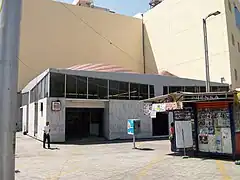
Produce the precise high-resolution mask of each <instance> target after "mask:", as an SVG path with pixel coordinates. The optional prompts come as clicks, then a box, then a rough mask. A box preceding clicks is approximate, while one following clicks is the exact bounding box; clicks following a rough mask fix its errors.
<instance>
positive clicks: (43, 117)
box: [37, 98, 47, 141]
mask: <svg viewBox="0 0 240 180" xmlns="http://www.w3.org/2000/svg"><path fill="white" fill-rule="evenodd" d="M41 103H43V111H42V112H41ZM46 121H47V98H44V99H41V100H39V101H38V133H37V138H38V139H39V140H41V141H42V140H43V129H44V126H45V124H46Z"/></svg>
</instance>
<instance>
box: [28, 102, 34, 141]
mask: <svg viewBox="0 0 240 180" xmlns="http://www.w3.org/2000/svg"><path fill="white" fill-rule="evenodd" d="M28 114H29V115H28V135H29V136H32V137H34V118H35V103H31V104H29V111H28Z"/></svg>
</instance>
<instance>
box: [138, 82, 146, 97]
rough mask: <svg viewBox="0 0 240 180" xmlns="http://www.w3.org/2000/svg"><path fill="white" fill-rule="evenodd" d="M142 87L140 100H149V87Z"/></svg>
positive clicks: (141, 85) (143, 85)
mask: <svg viewBox="0 0 240 180" xmlns="http://www.w3.org/2000/svg"><path fill="white" fill-rule="evenodd" d="M139 86H140V93H139V99H140V100H141V99H148V85H146V84H139Z"/></svg>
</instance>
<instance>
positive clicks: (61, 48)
mask: <svg viewBox="0 0 240 180" xmlns="http://www.w3.org/2000/svg"><path fill="white" fill-rule="evenodd" d="M65 6H66V7H67V8H68V9H67V8H65ZM65 6H64V5H62V4H61V3H59V2H54V1H51V0H41V1H39V0H23V8H22V21H21V37H20V55H19V58H20V59H21V61H23V62H24V64H25V65H24V64H23V63H21V61H20V64H19V89H22V88H23V87H24V86H25V85H26V84H27V83H28V82H29V81H30V80H31V79H33V78H34V77H36V75H37V74H40V73H41V72H42V71H44V70H45V69H47V68H51V67H56V68H57V67H58V68H68V67H71V66H73V65H78V64H86V63H107V64H108V63H109V64H115V65H118V66H121V67H124V68H126V69H131V70H133V71H137V72H143V54H142V23H141V20H140V19H137V18H133V17H127V16H123V15H118V14H113V13H109V12H105V11H102V10H97V9H93V8H86V7H81V6H73V5H67V4H65ZM73 13H74V14H73ZM82 20H83V21H84V22H87V23H88V24H89V25H90V26H91V27H92V28H94V30H96V31H97V33H96V32H94V30H92V29H91V28H90V27H88V26H87V25H86V24H85V23H83V22H82ZM98 33H99V34H101V35H99V34H98ZM105 38H107V39H108V40H110V41H107V40H105ZM115 45H116V46H118V47H119V48H120V49H119V48H117V47H116V46H115Z"/></svg>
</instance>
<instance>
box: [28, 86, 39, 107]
mask: <svg viewBox="0 0 240 180" xmlns="http://www.w3.org/2000/svg"><path fill="white" fill-rule="evenodd" d="M30 95H31V97H30V103H33V102H36V101H37V86H35V87H34V88H33V89H32V90H31V92H30Z"/></svg>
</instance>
